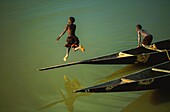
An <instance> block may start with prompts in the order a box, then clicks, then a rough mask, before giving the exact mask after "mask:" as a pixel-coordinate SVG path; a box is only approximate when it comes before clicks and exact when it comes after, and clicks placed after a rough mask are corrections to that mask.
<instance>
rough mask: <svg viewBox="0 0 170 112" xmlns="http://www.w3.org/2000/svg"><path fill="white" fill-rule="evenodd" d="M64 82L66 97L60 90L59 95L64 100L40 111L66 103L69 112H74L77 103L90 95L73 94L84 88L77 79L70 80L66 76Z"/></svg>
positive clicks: (43, 107) (46, 106)
mask: <svg viewBox="0 0 170 112" xmlns="http://www.w3.org/2000/svg"><path fill="white" fill-rule="evenodd" d="M64 80H65V84H64V85H65V90H66V95H65V94H64V93H63V92H62V91H61V90H60V89H58V93H59V94H60V95H61V96H62V98H63V99H61V100H59V101H55V102H51V103H49V104H46V105H45V106H42V107H40V108H39V110H44V109H49V108H51V107H53V106H55V105H57V104H59V103H64V104H65V105H66V107H67V110H68V112H73V111H74V103H75V101H76V100H77V99H78V98H79V97H82V96H88V95H90V94H88V93H73V91H74V90H76V89H80V88H83V86H81V85H80V82H79V81H78V80H77V79H73V80H70V79H69V78H68V77H67V76H66V75H65V76H64Z"/></svg>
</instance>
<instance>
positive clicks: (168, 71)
mask: <svg viewBox="0 0 170 112" xmlns="http://www.w3.org/2000/svg"><path fill="white" fill-rule="evenodd" d="M152 70H153V71H157V72H164V73H170V70H164V69H158V68H152Z"/></svg>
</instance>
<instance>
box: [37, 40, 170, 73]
mask: <svg viewBox="0 0 170 112" xmlns="http://www.w3.org/2000/svg"><path fill="white" fill-rule="evenodd" d="M155 45H156V46H157V49H161V50H164V49H166V51H164V52H158V51H155V50H150V49H146V48H144V47H139V48H135V49H131V50H126V51H122V52H120V53H115V54H111V55H106V56H100V57H96V58H92V59H88V60H84V61H78V62H71V63H67V64H61V65H54V66H50V67H45V68H40V69H38V70H39V71H44V70H50V69H54V68H61V67H66V66H72V65H77V64H138V63H147V64H158V63H161V62H165V61H167V60H169V55H168V54H169V53H170V40H164V41H160V42H157V43H155Z"/></svg>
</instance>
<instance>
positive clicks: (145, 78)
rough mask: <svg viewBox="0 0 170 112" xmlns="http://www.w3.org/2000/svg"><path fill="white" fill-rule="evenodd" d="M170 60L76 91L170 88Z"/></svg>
mask: <svg viewBox="0 0 170 112" xmlns="http://www.w3.org/2000/svg"><path fill="white" fill-rule="evenodd" d="M169 81H170V61H166V62H163V63H161V64H158V65H155V66H152V67H149V68H146V69H144V70H141V71H138V72H136V73H133V74H130V75H127V76H124V77H121V78H118V79H114V80H112V81H109V82H105V83H102V84H98V85H95V86H91V87H88V88H84V89H80V90H76V91H74V92H89V93H101V92H125V91H140V90H150V89H158V88H164V87H166V88H169V86H168V85H169Z"/></svg>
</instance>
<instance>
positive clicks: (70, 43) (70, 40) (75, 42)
mask: <svg viewBox="0 0 170 112" xmlns="http://www.w3.org/2000/svg"><path fill="white" fill-rule="evenodd" d="M66 41H67V44H66V45H65V47H74V46H75V47H76V46H79V39H78V38H77V37H76V36H74V37H72V36H70V37H67V39H66Z"/></svg>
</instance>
